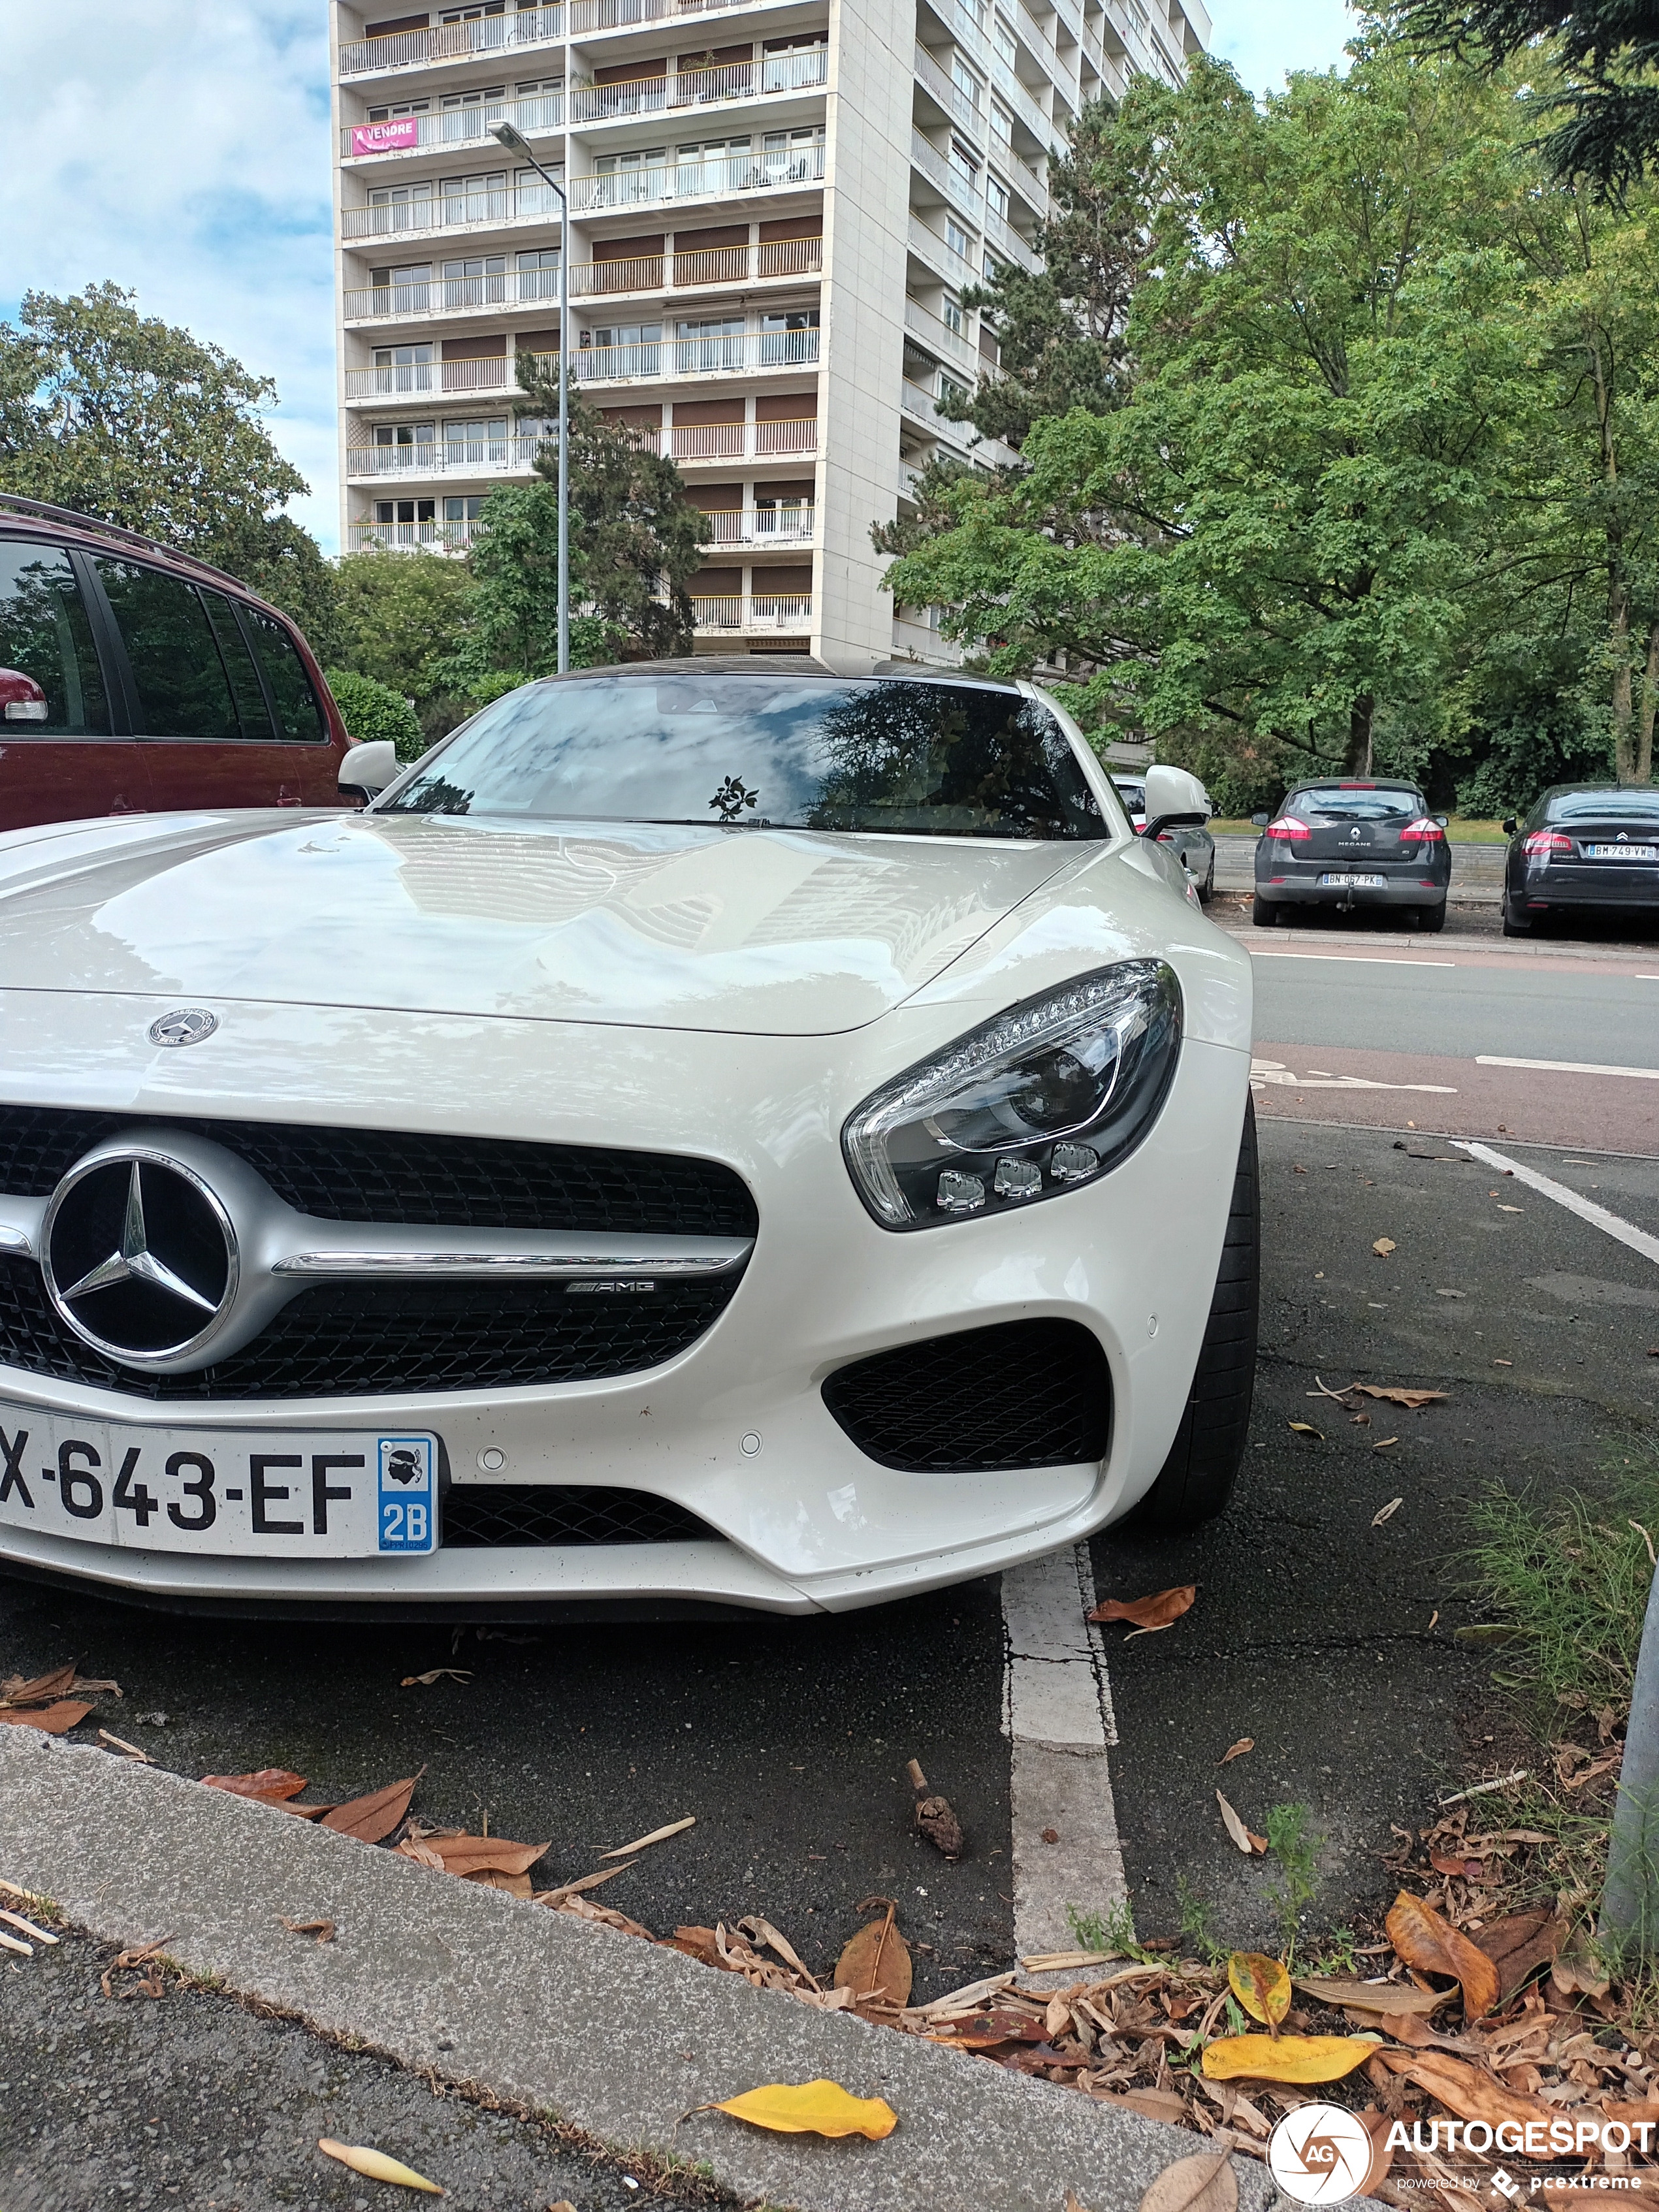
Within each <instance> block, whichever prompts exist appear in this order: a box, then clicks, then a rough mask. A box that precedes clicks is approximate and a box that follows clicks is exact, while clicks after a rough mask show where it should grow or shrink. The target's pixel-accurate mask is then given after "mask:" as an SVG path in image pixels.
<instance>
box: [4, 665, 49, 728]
mask: <svg viewBox="0 0 1659 2212" xmlns="http://www.w3.org/2000/svg"><path fill="white" fill-rule="evenodd" d="M0 720H4V721H8V722H44V721H45V720H46V693H45V692H44V691H43V690H41V689H40V685H39V684H37V683H36V682H35V680H34V678H33V677H32V676H25V675H24V673H23V671H22V670H21V668H0Z"/></svg>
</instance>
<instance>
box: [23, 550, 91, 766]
mask: <svg viewBox="0 0 1659 2212" xmlns="http://www.w3.org/2000/svg"><path fill="white" fill-rule="evenodd" d="M0 668H15V669H16V670H17V671H18V673H19V674H20V675H22V676H29V677H33V679H34V681H35V682H36V683H37V684H39V685H40V689H41V690H43V691H44V692H45V693H46V720H45V721H44V722H16V723H13V722H8V723H6V724H5V726H4V727H5V736H6V741H7V743H8V744H9V743H10V742H11V741H12V740H13V739H14V738H106V737H107V736H108V735H109V733H110V729H109V701H108V699H107V698H106V696H105V692H104V677H103V671H102V670H101V669H100V667H99V665H98V654H97V652H96V650H95V649H94V645H93V641H92V625H91V623H89V622H88V618H87V610H86V607H85V605H84V604H83V602H82V598H81V586H80V585H79V584H78V583H77V582H76V577H75V570H74V568H73V566H72V565H71V563H70V557H69V555H68V554H67V553H65V552H64V551H63V550H61V549H60V548H58V547H57V546H55V545H39V544H31V543H30V541H29V540H28V539H27V538H0Z"/></svg>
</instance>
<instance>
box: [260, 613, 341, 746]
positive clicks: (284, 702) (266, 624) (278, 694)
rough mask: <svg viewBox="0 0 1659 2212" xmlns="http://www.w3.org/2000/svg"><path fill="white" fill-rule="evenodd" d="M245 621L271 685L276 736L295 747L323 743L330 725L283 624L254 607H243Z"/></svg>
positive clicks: (266, 679) (266, 680)
mask: <svg viewBox="0 0 1659 2212" xmlns="http://www.w3.org/2000/svg"><path fill="white" fill-rule="evenodd" d="M242 619H243V621H244V622H246V624H247V626H248V628H249V629H250V630H251V631H252V635H253V640H254V643H255V645H256V646H257V647H258V654H259V660H260V664H261V665H262V666H263V667H264V671H265V682H266V683H267V684H269V685H270V696H271V701H272V703H273V704H274V705H275V707H276V734H277V736H278V737H279V738H288V739H289V740H290V742H291V743H293V744H313V745H314V744H321V743H322V742H323V741H324V740H325V738H327V736H328V723H327V721H326V720H325V717H324V714H323V710H322V708H321V706H320V705H319V702H318V698H317V694H316V693H315V692H314V691H313V690H312V688H311V678H309V677H308V676H307V674H306V665H305V663H304V661H303V660H301V658H300V656H299V654H298V653H296V652H295V647H294V641H293V639H292V638H291V637H290V636H289V634H288V632H287V631H286V630H285V629H283V627H282V625H281V623H274V622H272V620H271V619H270V616H269V615H262V614H258V613H256V612H255V611H254V610H253V609H252V607H244V608H243V610H242Z"/></svg>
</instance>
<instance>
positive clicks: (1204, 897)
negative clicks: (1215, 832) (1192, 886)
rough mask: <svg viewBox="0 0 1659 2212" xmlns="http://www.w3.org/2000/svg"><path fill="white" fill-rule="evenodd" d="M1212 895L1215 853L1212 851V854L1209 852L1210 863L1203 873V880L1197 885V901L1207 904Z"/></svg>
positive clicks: (1203, 904) (1213, 889)
mask: <svg viewBox="0 0 1659 2212" xmlns="http://www.w3.org/2000/svg"><path fill="white" fill-rule="evenodd" d="M1214 896H1215V854H1213V853H1212V854H1211V855H1210V865H1209V867H1208V869H1207V870H1206V873H1205V877H1204V880H1203V882H1202V883H1201V884H1200V885H1199V887H1198V902H1199V904H1200V906H1208V904H1209V903H1210V901H1211V900H1212V898H1213V897H1214Z"/></svg>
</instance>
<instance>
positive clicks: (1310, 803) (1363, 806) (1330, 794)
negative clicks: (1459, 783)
mask: <svg viewBox="0 0 1659 2212" xmlns="http://www.w3.org/2000/svg"><path fill="white" fill-rule="evenodd" d="M1423 811H1424V810H1423V800H1422V799H1421V797H1420V796H1419V793H1416V792H1414V791H1380V790H1378V789H1377V788H1376V786H1375V785H1372V784H1352V783H1322V784H1318V785H1315V786H1312V787H1310V788H1309V789H1308V790H1306V791H1298V792H1294V793H1292V794H1291V797H1290V798H1289V799H1286V800H1285V812H1286V813H1287V814H1292V815H1294V816H1295V817H1296V818H1297V821H1299V822H1409V821H1410V820H1411V819H1412V817H1413V816H1414V815H1418V814H1421V813H1422V812H1423Z"/></svg>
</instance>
